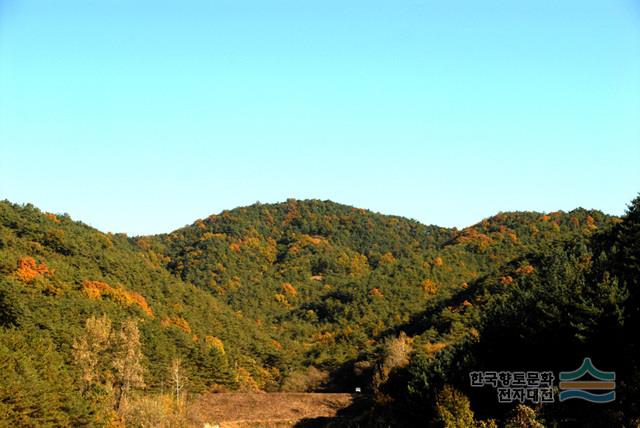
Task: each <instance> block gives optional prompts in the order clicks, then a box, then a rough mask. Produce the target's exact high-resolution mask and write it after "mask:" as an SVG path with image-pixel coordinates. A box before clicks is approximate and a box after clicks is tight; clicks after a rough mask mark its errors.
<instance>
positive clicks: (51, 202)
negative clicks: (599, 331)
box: [0, 0, 640, 234]
mask: <svg viewBox="0 0 640 428" xmlns="http://www.w3.org/2000/svg"><path fill="white" fill-rule="evenodd" d="M639 52H640V5H638V3H637V2H635V1H631V0H628V1H624V0H613V1H612V0H602V1H592V0H581V1H570V0H566V1H557V0H553V1H547V0H518V1H506V0H504V1H493V0H488V1H482V2H479V1H475V0H474V1H463V0H447V1H404V0H393V1H375V0H369V1H356V0H354V1H344V0H342V1H332V0H322V1H315V0H308V1H307V0H305V1H299V0H291V1H279V0H273V1H243V0H232V1H215V0H210V1H189V0H182V1H161V0H154V1H146V0H136V1H130V0H122V1H116V0H103V1H89V0H78V1H63V0H58V1H53V0H52V1H30V0H1V1H0V199H5V198H6V199H9V200H11V201H13V202H21V203H22V202H31V203H33V204H35V205H37V206H39V207H40V208H42V209H43V210H47V211H52V212H68V213H70V214H71V215H72V217H73V218H75V219H79V220H82V221H84V222H86V223H88V224H91V225H92V226H95V227H97V228H99V229H101V230H104V231H112V232H127V233H129V234H146V233H159V232H167V231H170V230H172V229H175V228H177V227H180V226H182V225H185V224H188V223H191V222H192V221H194V220H195V219H196V218H201V217H205V216H207V215H209V214H211V213H215V212H219V211H221V210H223V209H230V208H233V207H236V206H239V205H248V204H251V203H253V202H255V201H258V200H259V201H261V202H276V201H283V200H285V199H287V198H289V197H295V198H298V199H306V198H320V199H332V200H334V201H337V202H342V203H346V204H350V205H355V206H358V207H364V208H369V209H372V210H375V211H379V212H382V213H387V214H397V215H402V216H406V217H411V218H415V219H417V220H420V221H422V222H424V223H429V224H439V225H443V226H458V227H462V226H467V225H470V224H472V223H475V222H477V221H479V220H480V219H482V218H483V217H487V216H489V215H492V214H495V213H496V212H498V211H511V210H538V211H552V210H556V209H564V210H570V209H572V208H575V207H578V206H582V207H585V208H598V209H602V210H603V211H605V212H608V213H612V214H621V213H622V212H623V211H624V209H625V205H626V203H628V202H629V201H630V200H631V199H632V198H633V197H634V196H635V195H636V194H637V192H638V191H640V168H639V165H640V119H639V118H640V55H639Z"/></svg>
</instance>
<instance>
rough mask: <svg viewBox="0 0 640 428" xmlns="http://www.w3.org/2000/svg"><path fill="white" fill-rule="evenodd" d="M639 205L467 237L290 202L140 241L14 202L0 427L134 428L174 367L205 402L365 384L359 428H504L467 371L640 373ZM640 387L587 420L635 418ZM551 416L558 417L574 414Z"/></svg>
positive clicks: (2, 302)
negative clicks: (597, 364) (593, 365)
mask: <svg viewBox="0 0 640 428" xmlns="http://www.w3.org/2000/svg"><path fill="white" fill-rule="evenodd" d="M639 212H640V207H639V206H638V200H636V201H634V203H633V205H632V206H631V208H630V211H629V213H628V214H627V216H625V217H624V218H622V219H619V218H615V217H610V216H607V215H604V214H603V213H601V212H599V211H587V210H583V209H576V210H574V211H571V212H568V213H566V212H554V213H547V214H542V213H533V212H513V213H499V214H497V215H495V216H493V217H491V218H488V219H485V220H483V221H481V222H480V223H478V224H476V225H474V226H471V227H468V228H465V229H462V230H457V229H448V228H441V227H437V226H425V225H422V224H420V223H418V222H416V221H413V220H408V219H404V218H401V217H394V216H385V215H381V214H376V213H373V212H370V211H367V210H362V209H357V208H353V207H349V206H345V205H340V204H336V203H333V202H329V201H317V200H309V201H296V200H289V201H287V202H286V203H281V204H255V205H252V206H248V207H244V208H237V209H234V210H231V211H224V212H222V213H220V214H218V215H212V216H210V217H208V218H206V219H203V220H197V221H196V222H194V223H193V224H192V225H190V226H187V227H184V228H182V229H179V230H176V231H174V232H172V233H169V234H165V235H158V236H145V237H136V238H130V237H127V236H125V235H111V234H104V233H101V232H99V231H97V230H95V229H93V228H90V227H88V226H86V225H84V224H82V223H79V222H74V221H72V220H71V219H70V218H69V217H68V216H67V215H57V214H51V213H44V212H41V211H39V210H38V209H37V208H35V207H33V206H30V205H27V206H19V205H15V204H11V203H9V202H1V203H0V322H1V324H2V328H1V330H0V370H2V372H3V373H5V374H6V375H5V376H3V378H2V380H0V386H1V388H0V419H2V420H3V421H7V422H6V424H7V425H15V424H16V423H18V424H21V425H26V426H28V425H32V426H43V425H45V426H46V425H47V424H49V425H51V426H58V425H105V424H113V423H114V421H121V422H122V421H123V420H124V421H125V422H127V424H128V425H132V426H135V425H136V423H137V422H136V421H137V420H138V419H136V418H135V417H133V416H131V415H132V414H134V413H135V412H134V410H135V409H137V410H136V411H138V410H139V411H142V410H140V406H138V407H136V406H137V405H138V404H139V403H140V402H141V401H140V400H142V397H152V396H160V395H161V394H163V393H164V392H166V390H169V388H176V387H180V382H179V381H177V380H176V378H175V375H176V373H178V372H180V373H184V376H185V378H187V379H188V381H185V382H184V383H183V384H182V387H184V388H185V390H188V391H189V392H190V393H191V394H197V393H200V392H203V391H206V390H210V389H222V388H224V389H238V390H241V391H242V390H264V391H280V390H283V391H304V390H331V391H341V390H344V391H352V390H353V388H354V387H356V386H358V387H362V388H363V389H364V390H365V392H366V393H368V394H370V395H371V396H372V397H373V400H372V406H371V408H370V409H369V410H368V411H366V412H363V413H362V415H361V417H360V419H358V420H357V421H354V424H360V426H371V425H375V424H376V423H379V424H380V426H387V425H394V424H396V425H397V426H411V425H412V424H416V423H417V422H416V421H421V422H420V423H419V424H418V425H420V424H423V423H426V422H425V421H430V422H429V423H430V424H432V425H433V426H468V423H471V422H469V421H472V423H474V424H476V423H477V424H480V423H481V422H477V421H475V420H474V418H476V419H482V420H484V422H482V423H484V424H485V425H486V424H491V423H492V422H491V421H490V420H491V419H496V420H498V421H504V420H507V419H508V418H509V417H510V412H512V411H514V410H513V406H511V407H510V406H497V405H496V401H495V396H488V395H487V393H486V391H485V392H483V391H480V390H477V389H471V388H470V387H469V385H468V383H469V382H468V372H469V371H471V370H484V369H487V370H489V369H501V370H507V369H514V370H515V369H518V368H524V369H536V368H548V369H554V370H556V369H558V370H559V369H565V368H572V365H575V364H576V361H578V360H579V359H581V358H582V357H584V356H588V355H586V354H589V355H591V356H594V357H597V358H598V361H602V364H603V365H604V366H605V368H610V369H616V370H619V371H620V372H621V373H624V374H625V375H627V376H637V373H638V372H637V367H636V364H637V357H636V355H637V348H636V347H635V346H636V345H634V343H636V342H633V341H631V340H629V339H628V338H629V335H630V334H632V333H631V332H632V331H633V330H632V329H631V328H632V326H637V323H638V318H639V316H638V309H637V308H638V306H637V297H636V295H635V294H634V292H635V291H634V290H635V288H637V278H638V277H637V275H635V273H637V272H638V265H637V260H638V253H637V251H638V247H637V246H638V227H639V226H638V215H639V214H638V213H639ZM634 269H635V270H634ZM105 331H106V332H107V333H104V332H105ZM100 332H102V333H100ZM101 335H102V336H104V338H105V339H104V341H102V342H100V341H97V339H95V338H96V337H102V336H101ZM136 343H137V344H136ZM547 348H549V349H553V350H554V351H547V350H546V349H547ZM610 349H617V350H618V351H616V352H615V353H613V354H612V353H611V352H609V350H610ZM136 350H138V351H139V352H140V353H141V354H140V358H138V359H136V358H134V357H132V355H133V356H135V354H136V352H138V351H136ZM123 367H129V368H131V367H133V369H135V370H129V369H127V370H124V369H123ZM138 369H139V370H138ZM136 370H137V371H136ZM132 373H134V374H135V375H134V374H132ZM628 379H631V378H628ZM636 379H637V378H636ZM634 388H635V385H632V383H631V382H628V383H627V384H625V387H624V388H622V389H621V390H620V392H619V396H622V397H623V399H622V400H620V401H619V402H616V404H615V405H612V406H608V407H607V412H604V413H603V412H601V419H599V420H598V422H593V423H600V422H602V421H606V423H609V422H612V421H613V422H616V423H617V422H620V421H624V423H630V422H629V421H631V420H632V418H633V417H635V416H637V415H638V409H637V408H636V407H634V406H635V404H634V402H633V397H636V398H637V397H638V395H637V392H636V390H635V389H634ZM178 392H180V391H178ZM136 400H137V401H136ZM469 400H471V401H470V402H469ZM636 402H637V401H636ZM123 403H124V404H123ZM126 403H129V404H126ZM136 403H138V404H136ZM469 403H470V404H469ZM469 406H471V407H469ZM127 409H129V410H128V411H127ZM131 409H134V410H131ZM471 409H473V410H475V411H476V414H475V416H474V415H473V414H472V412H471ZM516 410H517V409H516ZM537 410H538V416H537V417H538V418H540V419H542V420H546V421H547V422H548V423H551V422H553V421H560V420H562V421H566V420H567V417H568V416H567V415H573V414H574V410H575V408H574V407H572V406H564V407H563V406H548V407H545V408H544V409H537ZM532 412H533V410H532ZM588 414H589V412H588V411H581V413H580V415H582V416H585V415H588ZM571 417H573V418H574V419H575V418H577V416H571ZM585 417H586V416H585ZM563 418H564V419H563ZM616 418H617V419H616ZM590 420H592V421H595V420H596V419H594V418H591V419H590ZM451 421H454V422H451ZM455 421H458V422H455ZM460 421H463V422H460ZM464 421H466V422H464ZM576 421H577V422H575V423H577V424H579V423H580V421H579V420H578V419H576ZM452 423H453V425H451V424H452ZM456 423H457V424H458V425H455V424H456ZM602 423H605V422H602ZM465 424H467V425H465ZM614 425H615V423H614ZM354 426H355V425H354ZM576 426H582V425H576ZM594 426H606V425H594Z"/></svg>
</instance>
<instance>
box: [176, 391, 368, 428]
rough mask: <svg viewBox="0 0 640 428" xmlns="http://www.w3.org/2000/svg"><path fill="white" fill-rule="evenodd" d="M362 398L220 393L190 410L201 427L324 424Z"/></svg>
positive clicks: (200, 400)
mask: <svg viewBox="0 0 640 428" xmlns="http://www.w3.org/2000/svg"><path fill="white" fill-rule="evenodd" d="M360 400H361V398H359V397H358V396H354V395H353V394H336V393H326V394H325V393H220V394H207V395H204V396H202V397H201V398H200V399H199V400H198V401H197V402H195V403H193V405H192V406H191V408H190V412H189V413H190V419H191V420H193V422H195V423H197V424H198V425H200V426H204V425H205V423H208V424H209V425H210V426H213V427H215V426H216V425H219V427H220V428H249V427H250V428H254V427H265V428H267V427H268V428H275V427H278V428H279V427H293V426H296V427H316V426H317V427H322V426H324V425H326V423H327V422H328V421H329V420H330V419H331V418H334V417H336V415H337V414H338V412H340V411H342V410H344V409H346V408H348V407H350V406H352V405H353V404H354V401H360Z"/></svg>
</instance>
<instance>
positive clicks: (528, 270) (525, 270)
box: [516, 265, 535, 275]
mask: <svg viewBox="0 0 640 428" xmlns="http://www.w3.org/2000/svg"><path fill="white" fill-rule="evenodd" d="M533 272H535V268H534V267H533V266H531V265H525V266H520V267H519V268H518V269H516V273H517V274H520V275H530V274H532V273H533Z"/></svg>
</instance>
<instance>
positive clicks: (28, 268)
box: [13, 256, 53, 283]
mask: <svg viewBox="0 0 640 428" xmlns="http://www.w3.org/2000/svg"><path fill="white" fill-rule="evenodd" d="M52 274H53V272H52V271H50V270H49V267H48V266H47V265H46V264H45V263H44V262H42V263H40V264H38V263H37V262H36V261H35V259H34V258H33V257H29V256H26V257H23V258H21V259H20V260H19V261H18V269H16V271H15V272H14V274H13V275H14V277H15V278H16V279H17V280H18V281H21V282H24V283H30V282H32V281H33V280H35V279H36V278H37V277H39V276H43V275H48V276H49V275H52Z"/></svg>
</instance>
